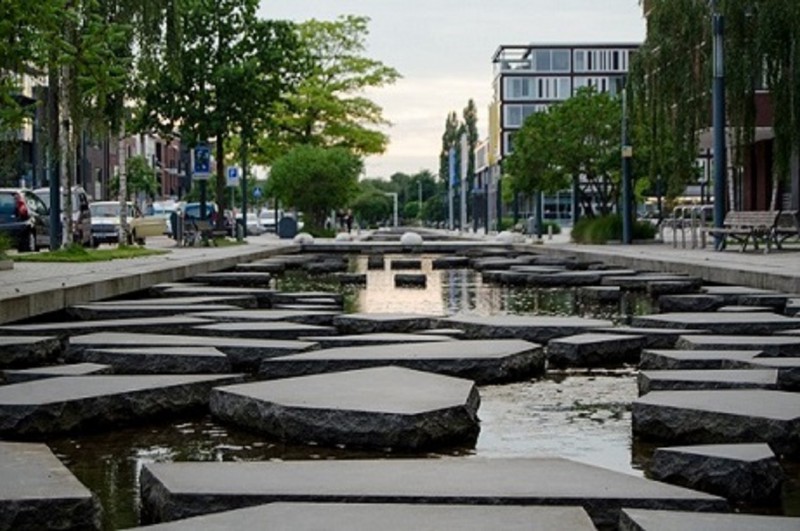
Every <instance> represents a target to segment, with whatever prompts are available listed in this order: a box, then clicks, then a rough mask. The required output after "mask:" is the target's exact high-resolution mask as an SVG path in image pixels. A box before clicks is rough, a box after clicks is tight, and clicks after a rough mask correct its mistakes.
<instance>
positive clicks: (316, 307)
mask: <svg viewBox="0 0 800 531" xmlns="http://www.w3.org/2000/svg"><path fill="white" fill-rule="evenodd" d="M272 308H273V309H274V310H290V311H297V312H331V311H333V312H336V313H341V312H342V309H341V307H339V306H337V305H331V304H274V305H273V306H272Z"/></svg>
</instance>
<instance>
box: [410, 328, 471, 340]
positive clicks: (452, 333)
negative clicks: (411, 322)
mask: <svg viewBox="0 0 800 531" xmlns="http://www.w3.org/2000/svg"><path fill="white" fill-rule="evenodd" d="M413 333H414V334H420V335H424V336H428V335H430V336H447V337H451V338H454V339H459V338H461V337H463V336H464V331H463V330H460V329H458V328H428V329H427V330H415V331H414V332H413Z"/></svg>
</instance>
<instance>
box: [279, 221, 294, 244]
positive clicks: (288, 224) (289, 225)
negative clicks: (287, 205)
mask: <svg viewBox="0 0 800 531" xmlns="http://www.w3.org/2000/svg"><path fill="white" fill-rule="evenodd" d="M295 236H297V220H296V219H294V218H290V217H288V216H284V217H282V218H281V219H280V221H278V237H279V238H281V239H291V238H294V237H295Z"/></svg>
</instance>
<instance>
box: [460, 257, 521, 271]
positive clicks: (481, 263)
mask: <svg viewBox="0 0 800 531" xmlns="http://www.w3.org/2000/svg"><path fill="white" fill-rule="evenodd" d="M533 259H534V257H532V256H527V257H518V258H497V257H490V258H477V259H474V260H472V261H471V265H472V269H474V270H475V271H486V270H488V269H491V270H498V271H499V270H503V269H505V270H508V269H511V268H512V267H513V266H520V265H530V263H531V261H532V260H533Z"/></svg>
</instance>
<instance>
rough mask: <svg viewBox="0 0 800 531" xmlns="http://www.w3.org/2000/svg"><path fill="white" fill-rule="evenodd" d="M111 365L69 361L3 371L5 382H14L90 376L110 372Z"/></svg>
mask: <svg viewBox="0 0 800 531" xmlns="http://www.w3.org/2000/svg"><path fill="white" fill-rule="evenodd" d="M112 372H113V371H112V367H111V365H103V364H100V363H71V364H68V365H51V366H49V367H36V368H33V369H18V370H7V371H3V376H4V377H5V381H6V383H9V384H14V383H21V382H30V381H32V380H44V379H45V378H58V377H60V376H91V375H94V374H111V373H112Z"/></svg>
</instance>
